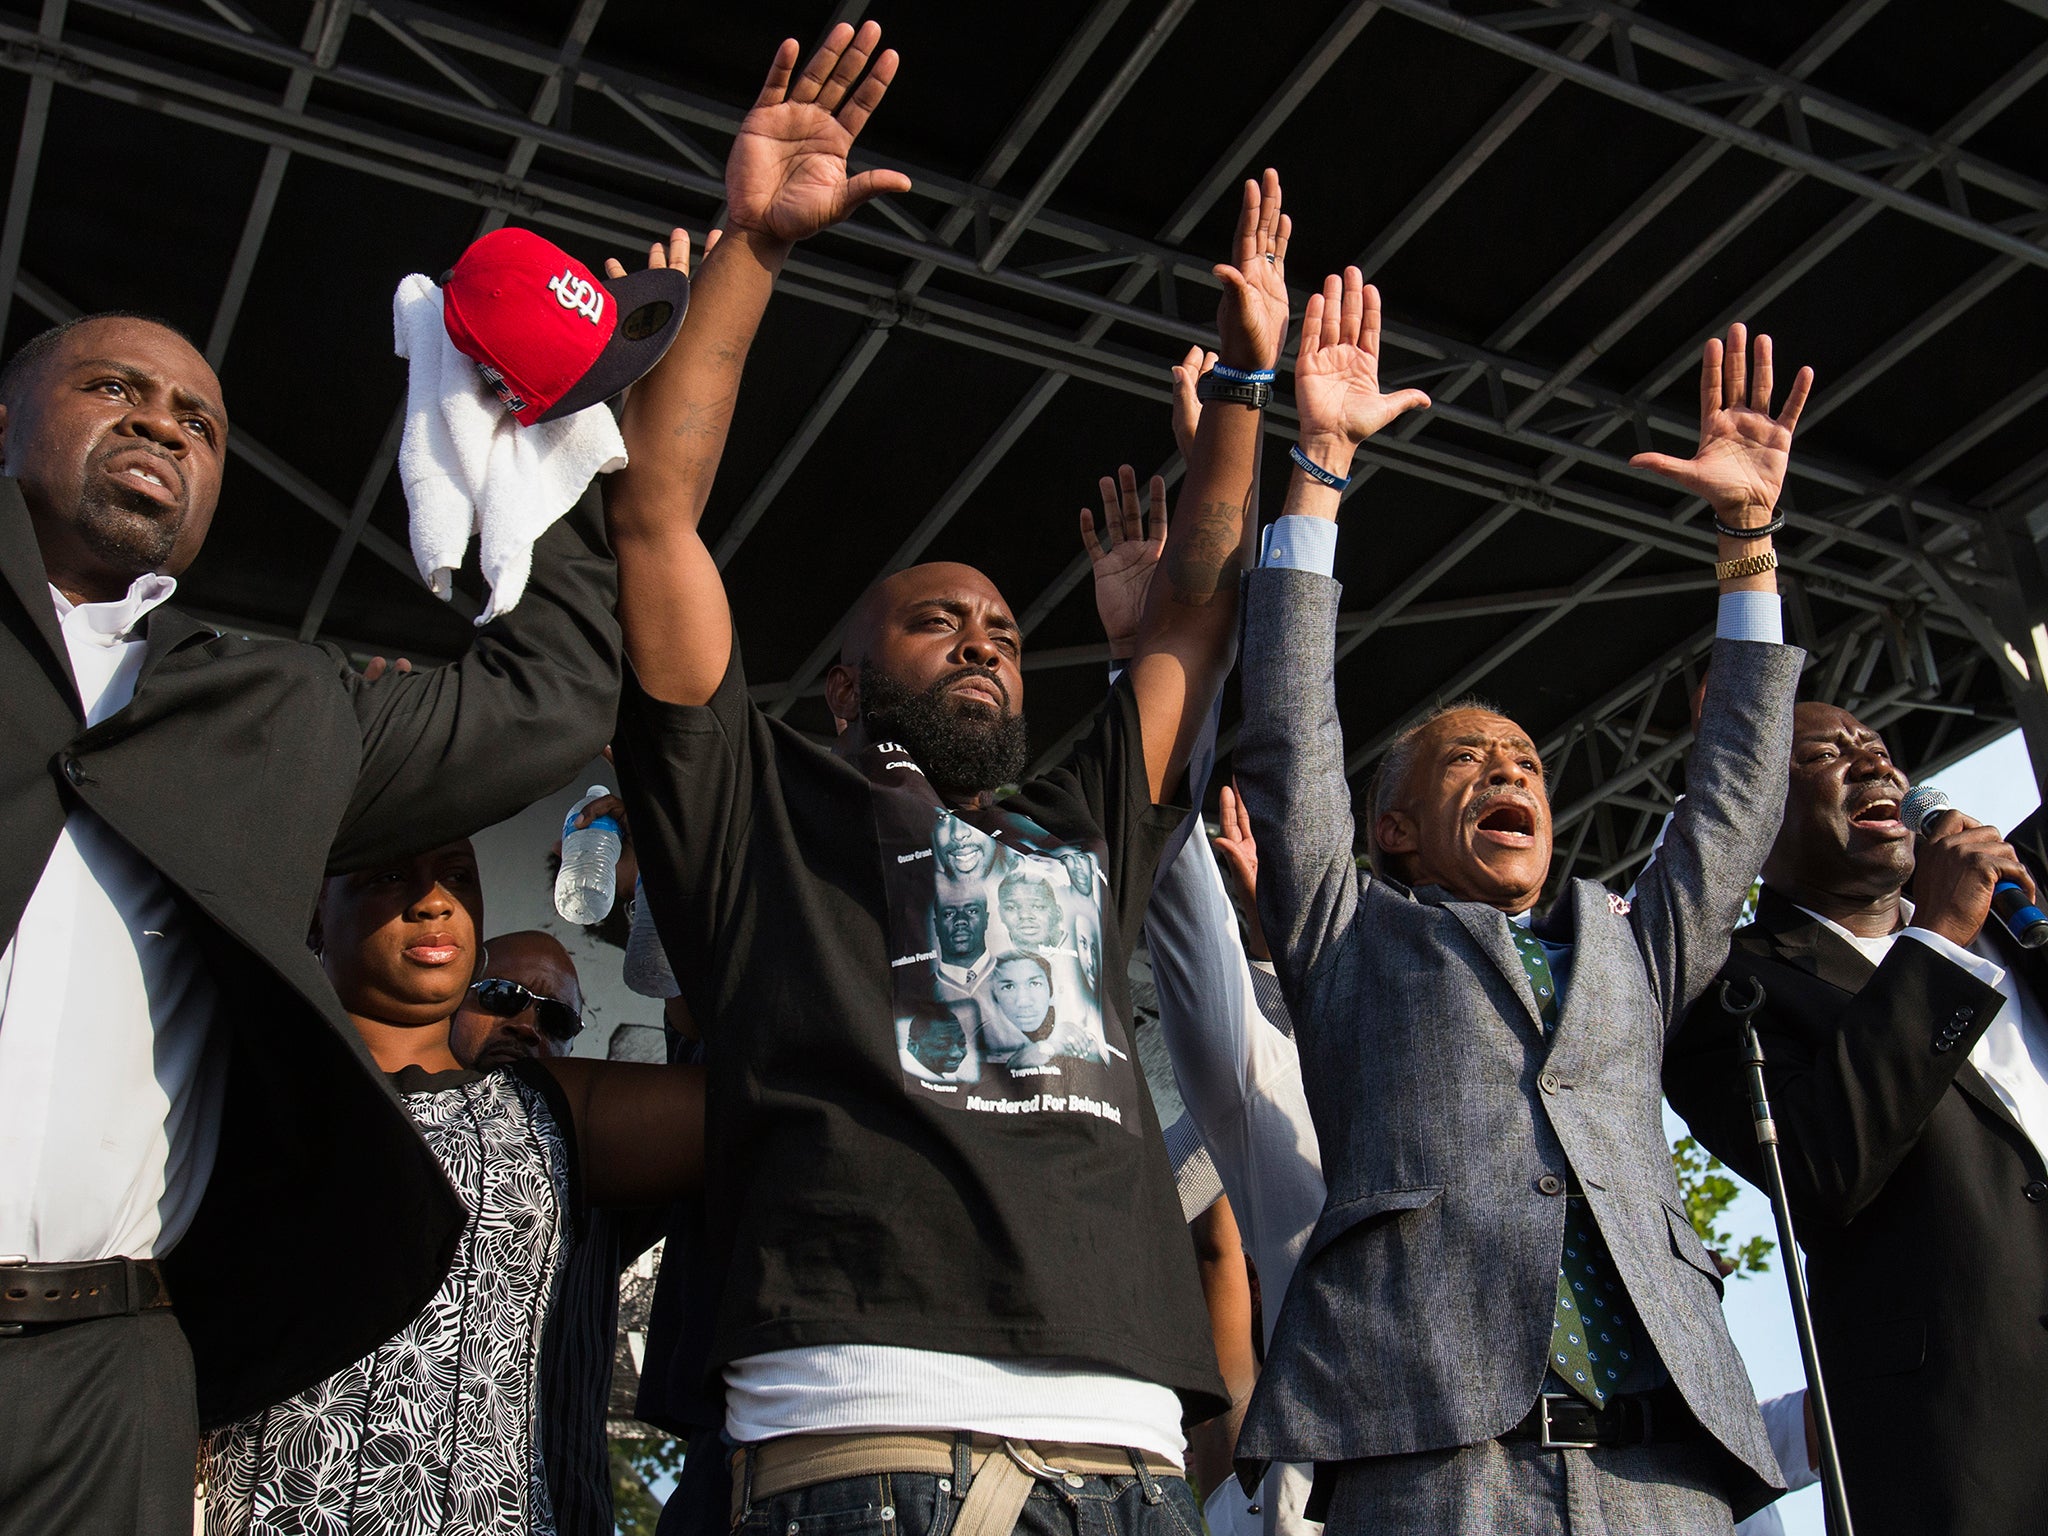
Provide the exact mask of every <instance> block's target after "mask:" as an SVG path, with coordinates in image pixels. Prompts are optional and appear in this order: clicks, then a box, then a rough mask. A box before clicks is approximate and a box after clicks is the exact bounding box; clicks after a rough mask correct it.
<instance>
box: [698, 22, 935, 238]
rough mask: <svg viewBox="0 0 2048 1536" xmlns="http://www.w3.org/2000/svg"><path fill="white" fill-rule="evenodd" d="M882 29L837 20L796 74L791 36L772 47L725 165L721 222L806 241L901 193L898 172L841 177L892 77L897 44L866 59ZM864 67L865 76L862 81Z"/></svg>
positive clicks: (906, 183)
mask: <svg viewBox="0 0 2048 1536" xmlns="http://www.w3.org/2000/svg"><path fill="white" fill-rule="evenodd" d="M881 40H882V29H881V28H880V27H879V26H878V25H876V24H875V23H874V22H872V21H869V22H863V23H862V24H861V28H860V30H859V31H858V32H856V31H854V29H853V28H852V27H850V26H848V25H847V24H846V23H845V22H841V23H840V24H839V25H838V26H836V27H834V28H833V29H832V30H831V31H830V32H829V33H827V34H826V37H825V41H824V43H823V44H822V45H821V46H820V47H819V49H818V51H817V52H816V53H814V54H813V55H811V61H810V63H808V64H806V65H805V66H804V70H803V73H802V74H800V75H797V76H796V77H795V78H794V80H792V79H791V75H792V73H793V72H794V70H795V69H796V61H797V56H798V53H799V51H800V50H799V49H798V47H797V42H796V39H795V38H793V37H792V38H787V39H785V40H784V41H783V44H782V46H781V47H780V48H778V49H776V50H775V62H774V63H773V64H772V65H770V66H769V69H768V79H767V81H766V82H765V83H764V84H763V85H762V87H761V94H760V96H758V97H757V98H756V99H755V101H754V106H753V110H752V111H750V112H748V113H747V115H746V117H745V118H744V119H743V120H742V121H741V123H740V131H739V137H738V138H736V139H734V140H733V145H732V154H731V155H730V156H728V157H727V159H726V162H725V198H726V203H727V205H728V208H729V210H730V211H729V213H728V214H727V220H728V222H729V223H730V225H731V226H732V227H733V228H735V229H744V230H750V231H753V232H755V233H758V234H763V235H766V236H768V237H769V238H770V239H774V240H784V241H797V240H804V239H808V238H809V237H810V236H812V235H815V234H817V233H818V232H819V231H820V230H822V229H828V228H830V227H831V226H832V225H834V224H837V223H838V222H839V221H840V220H841V219H843V218H845V217H846V216H847V215H848V214H850V213H852V212H853V211H854V210H855V209H856V208H858V207H860V205H861V204H862V203H865V202H866V201H868V199H870V198H872V197H877V196H880V195H881V194H882V193H884V192H907V191H909V190H910V178H909V177H908V176H905V175H904V174H903V173H902V172H901V171H863V172H861V174H860V175H858V176H848V175H847V174H846V157H847V155H848V153H849V152H851V150H852V149H853V141H854V140H855V139H856V138H858V137H859V136H860V131H861V129H862V128H863V127H865V126H866V125H867V120H868V118H869V117H870V116H871V115H872V114H873V112H874V110H875V108H876V107H878V106H880V105H881V102H882V97H883V95H884V94H885V93H886V92H887V91H888V89H889V82H890V81H891V80H893V79H894V78H895V76H896V65H897V62H898V61H897V57H896V50H895V49H893V48H891V49H888V50H887V51H886V52H884V53H883V54H881V56H880V57H878V58H875V59H874V68H873V69H868V60H869V59H870V58H871V57H874V52H875V45H876V44H877V43H879V42H880V41H881ZM863 71H866V75H867V78H866V79H862V78H861V75H862V72H863Z"/></svg>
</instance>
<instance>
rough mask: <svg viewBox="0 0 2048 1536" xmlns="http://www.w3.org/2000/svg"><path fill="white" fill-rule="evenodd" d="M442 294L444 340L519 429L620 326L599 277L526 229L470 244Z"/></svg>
mask: <svg viewBox="0 0 2048 1536" xmlns="http://www.w3.org/2000/svg"><path fill="white" fill-rule="evenodd" d="M441 287H442V296H441V313H442V318H443V320H444V321H445V323H446V324H447V327H448V339H449V340H450V341H452V342H454V343H455V346H456V349H457V350H458V351H460V352H462V353H464V354H465V355H467V356H468V357H471V358H473V359H475V360H476V362H477V364H478V365H479V367H480V369H481V370H482V372H483V376H484V379H485V381H486V382H488V383H489V384H490V385H491V387H492V388H493V389H495V390H496V391H497V392H498V397H499V398H500V399H501V400H503V401H504V402H505V406H506V409H508V410H509V411H511V412H512V414H513V415H514V416H515V417H516V418H517V419H518V420H519V422H520V423H521V425H524V426H531V425H533V423H534V422H536V421H539V420H541V419H542V418H543V417H544V416H545V415H546V414H547V413H548V410H549V408H550V407H552V406H553V405H554V404H555V403H556V402H557V401H558V400H560V399H562V398H563V397H564V396H565V395H567V394H568V393H569V392H570V391H571V390H572V389H574V388H575V387H576V385H577V383H578V382H579V381H581V379H582V378H583V376H584V375H585V374H586V373H588V372H589V371H590V369H591V366H592V365H593V364H594V363H596V362H597V360H598V358H599V356H601V355H602V354H603V352H604V349H605V344H606V343H607V342H609V341H610V340H611V339H612V331H613V329H614V327H615V326H616V324H617V317H616V313H615V310H616V306H614V305H610V304H607V303H605V290H604V285H603V284H601V283H600V282H598V280H597V277H596V274H595V273H593V272H592V271H591V270H590V269H589V268H588V267H586V266H584V265H583V263H582V262H580V261H578V260H576V258H575V257H573V256H571V255H570V254H569V253H568V252H567V251H565V250H563V249H562V248H561V247H560V246H558V245H555V244H553V243H552V242H551V241H547V240H543V239H542V238H541V237H540V236H539V235H536V234H534V233H533V231H531V230H527V229H510V228H507V229H496V230H493V231H491V233H489V234H487V235H485V236H484V237H483V238H482V239H480V240H478V241H476V242H475V243H474V244H473V245H471V246H470V248H469V249H468V250H466V251H464V252H463V253H462V259H461V260H460V261H458V262H456V263H455V266H454V269H453V270H452V271H450V272H449V274H448V277H447V280H446V281H445V282H443V284H442V285H441Z"/></svg>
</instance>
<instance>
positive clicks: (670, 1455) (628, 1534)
mask: <svg viewBox="0 0 2048 1536" xmlns="http://www.w3.org/2000/svg"><path fill="white" fill-rule="evenodd" d="M684 1450H685V1446H684V1445H683V1442H682V1441H680V1440H671V1439H670V1438H669V1437H668V1436H666V1435H656V1434H649V1435H646V1436H644V1437H641V1436H636V1437H634V1438H632V1439H630V1440H629V1439H625V1438H623V1437H615V1438H614V1439H613V1440H612V1521H613V1524H614V1525H615V1526H616V1527H617V1529H618V1532H619V1536H654V1527H655V1526H656V1524H657V1523H659V1521H660V1520H661V1500H659V1499H657V1498H656V1497H655V1496H654V1492H653V1489H654V1485H655V1484H656V1483H657V1482H665V1483H669V1484H673V1483H674V1481H675V1480H676V1479H677V1478H678V1477H680V1476H682V1472H683V1451H684Z"/></svg>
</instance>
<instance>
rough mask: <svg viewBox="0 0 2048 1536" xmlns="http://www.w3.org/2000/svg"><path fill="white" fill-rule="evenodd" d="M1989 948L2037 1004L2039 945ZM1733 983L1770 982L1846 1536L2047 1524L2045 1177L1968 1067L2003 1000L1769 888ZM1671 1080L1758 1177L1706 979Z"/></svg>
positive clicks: (1783, 1124) (1771, 1065)
mask: <svg viewBox="0 0 2048 1536" xmlns="http://www.w3.org/2000/svg"><path fill="white" fill-rule="evenodd" d="M1997 929H1998V923H1997V921H1996V919H1993V921H1992V922H1991V924H1990V925H1988V927H1987V929H1986V931H1987V932H1993V931H1994V930H1997ZM2003 939H2004V934H2003V932H2002V931H1998V932H1996V933H1995V935H1994V942H1998V941H2000V940H2003ZM1999 961H2000V963H2001V964H2002V965H2004V966H2005V967H2006V968H2007V969H2008V970H2013V971H2015V972H2016V973H2017V975H2018V976H2019V978H2020V984H2021V986H2022V988H2023V989H2027V990H2029V991H2030V992H2031V994H2032V998H2033V999H2043V998H2048V985H2044V983H2048V972H2044V970H2043V969H2042V964H2041V960H2040V958H2039V957H2038V956H2036V955H2031V954H2024V953H2023V952H2022V951H2020V950H2019V949H2018V947H2017V946H2016V945H2013V944H2011V943H2009V942H2005V943H2001V944H2000V953H1999ZM1723 974H1724V975H1726V976H1732V977H1737V978H1740V977H1744V976H1754V977H1755V978H1757V979H1758V980H1760V981H1761V982H1762V983H1763V985H1764V989H1765V992H1766V994H1767V1001H1766V1003H1765V1005H1764V1008H1763V1010H1762V1011H1761V1012H1760V1013H1759V1014H1758V1015H1757V1032H1758V1035H1759V1037H1760V1038H1761V1040H1762V1042H1763V1049H1764V1059H1765V1063H1766V1066H1765V1080H1766V1083H1767V1085H1768V1087H1769V1090H1770V1097H1771V1108H1772V1112H1773V1114H1774V1116H1775V1118H1776V1120H1777V1125H1778V1133H1779V1143H1780V1155H1781V1158H1782V1160H1783V1163H1784V1169H1785V1184H1786V1189H1787V1191H1788V1192H1789V1195H1790V1198H1791V1203H1792V1211H1793V1217H1794V1221H1795V1225H1796V1229H1797V1233H1798V1237H1799V1242H1800V1246H1801V1247H1802V1248H1804V1249H1805V1251H1806V1254H1807V1260H1808V1284H1809V1286H1810V1289H1811V1296H1812V1305H1813V1317H1814V1328H1815V1332H1816V1334H1817V1335H1818V1337H1819V1342H1820V1351H1821V1364H1822V1367H1823V1369H1824V1370H1825V1371H1826V1373H1827V1385H1828V1394H1829V1402H1830V1404H1831V1405H1832V1406H1833V1408H1834V1412H1835V1421H1836V1438H1837V1440H1838V1443H1839V1446H1840V1450H1841V1455H1842V1472H1843V1479H1844V1481H1845V1482H1846V1483H1847V1485H1848V1493H1849V1504H1850V1509H1851V1512H1852V1513H1853V1514H1854V1516H1855V1519H1856V1528H1857V1531H1858V1532H1859V1533H1860V1536H1886V1533H1898V1536H1906V1533H1909V1532H1910V1533H1912V1536H1930V1533H1941V1536H2020V1533H2022V1532H2029V1533H2030V1532H2034V1531H2039V1530H2041V1529H2043V1528H2044V1525H2048V1452H2044V1450H2043V1445H2042V1428H2043V1426H2044V1425H2048V1182H2044V1179H2048V1170H2044V1169H2043V1166H2042V1161H2041V1157H2040V1155H2039V1153H2038V1152H2037V1151H2036V1150H2035V1148H2034V1145H2033V1143H2032V1142H2031V1141H2029V1140H2028V1139H2027V1137H2026V1135H2025V1134H2024V1133H2023V1132H2022V1131H2021V1130H2020V1127H2019V1124H2018V1122H2017V1121H2015V1120H2014V1119H2013V1118H2012V1117H2011V1115H2010V1114H2009V1113H2008V1112H2007V1110H2006V1108H2005V1106H2004V1104H2003V1102H2002V1101H2001V1100H2000V1099H1999V1098H1998V1095H1997V1094H1996V1092H1995V1091H1994V1090H1993V1089H1992V1087H1991V1085H1990V1084H1989V1083H1987V1082H1986V1081H1985V1080H1984V1078H1983V1077H1982V1076H1981V1075H1980V1074H1979V1073H1978V1072H1977V1071H1976V1069H1975V1068H1973V1067H1972V1066H1970V1064H1969V1062H1968V1061H1967V1060H1966V1058H1967V1057H1968V1055H1969V1052H1970V1048H1971V1047H1972V1046H1973V1045H1974V1044H1975V1043H1976V1042H1977V1039H1978V1037H1979V1036H1981V1035H1982V1034H1983V1033H1984V1030H1985V1028H1986V1026H1988V1025H1989V1024H1990V1023H1991V1021H1992V1020H1993V1019H1994V1018H1995V1017H1996V1015H1997V1014H1998V1012H1999V1009H2000V1007H2001V1006H2002V1004H2003V1002H2004V999H2003V998H2002V997H2001V995H2000V994H1999V992H1998V991H1997V989H1995V988H1993V987H1989V986H1986V985H1985V984H1984V983H1983V982H1981V981H1978V980H1977V979H1976V978H1975V977H1974V976H1972V975H1971V974H1970V973H1969V972H1967V971H1965V970H1964V969H1963V968H1962V967H1961V966H1959V965H1956V964H1954V963H1953V962H1952V961H1949V960H1947V959H1944V958H1943V957H1942V956H1941V955H1940V954H1938V953H1937V952H1936V951H1935V950H1934V949H1933V948H1931V947H1930V946H1928V945H1925V944H1922V943H1919V942H1918V941H1916V940H1911V939H1907V940H1901V941H1900V942H1898V943H1896V944H1894V945H1893V946H1892V949H1891V952H1890V953H1889V954H1888V955H1887V956H1886V957H1885V961H1884V963H1883V964H1882V965H1880V966H1875V967H1873V966H1872V965H1871V964H1870V962H1869V961H1868V960H1866V959H1865V958H1864V957H1863V955H1862V953H1861V952H1860V951H1858V950H1857V949H1856V948H1855V946H1853V945H1851V944H1849V943H1848V942H1847V941H1845V940H1844V939H1843V938H1842V937H1841V936H1840V935H1839V934H1836V933H1834V932H1833V931H1832V930H1830V929H1828V928H1826V927H1824V926H1823V925H1822V924H1821V923H1819V922H1818V921H1816V920H1815V919H1814V918H1811V917H1809V916H1807V914H1806V913H1804V912H1802V911H1800V910H1799V909H1798V908H1797V907H1795V906H1794V905H1793V904H1792V903H1791V902H1790V901H1788V900H1786V899H1785V898H1784V897H1783V896H1781V895H1779V894H1778V893H1777V892H1775V891H1772V890H1770V889H1769V888H1766V889H1765V891H1764V893H1763V899H1762V902H1761V904H1760V906H1759V909H1758V913H1757V921H1756V922H1755V924H1753V925H1752V926H1750V927H1748V928H1745V929H1742V930H1740V931H1738V932H1737V934H1736V936H1735V948H1734V952H1733V954H1732V955H1731V957H1730V959H1729V962H1728V965H1727V967H1726V969H1725V971H1724V972H1723ZM1737 989H1738V991H1739V990H1742V983H1741V982H1740V981H1738V983H1737ZM2030 1000H2031V999H2030ZM1664 1070H1665V1078H1664V1083H1665V1090H1666V1092H1667V1093H1668V1094H1669V1096H1670V1099H1671V1103H1672V1107H1673V1108H1675V1109H1676V1110H1677V1111H1678V1112H1679V1114H1681V1115H1682V1116H1684V1117H1685V1120H1686V1122H1687V1123H1688V1124H1689V1125H1690V1126H1691V1127H1692V1129H1693V1132H1694V1133H1695V1134H1696V1135H1697V1136H1698V1137H1699V1139H1700V1141H1701V1142H1703V1143H1704V1144H1705V1145H1706V1146H1707V1147H1708V1148H1709V1149H1710V1150H1711V1151H1712V1152H1713V1153H1714V1154H1715V1155H1716V1156H1717V1157H1719V1158H1720V1159H1721V1160H1722V1161H1723V1162H1726V1163H1727V1164H1729V1165H1730V1166H1731V1167H1733V1168H1736V1169H1738V1170H1739V1171H1740V1172H1741V1173H1742V1174H1743V1176H1744V1177H1746V1178H1748V1179H1750V1180H1751V1181H1752V1182H1755V1183H1757V1184H1761V1183H1762V1182H1763V1179H1762V1164H1761V1162H1760V1161H1759V1157H1758V1152H1757V1147H1756V1139H1755V1133H1754V1131H1753V1130H1752V1122H1751V1119H1750V1113H1749V1106H1748V1100H1747V1098H1746V1096H1745V1092H1744V1089H1743V1082H1744V1079H1743V1076H1742V1068H1741V1060H1740V1056H1739V1042H1738V1039H1737V1033H1736V1030H1735V1029H1734V1028H1733V1027H1732V1024H1731V1021H1730V1019H1729V1017H1728V1015H1726V1014H1725V1013H1723V1012H1722V1011H1721V1008H1720V1004H1719V1001H1718V997H1717V994H1716V992H1715V991H1711V990H1710V991H1709V992H1708V993H1707V995H1706V996H1705V997H1704V998H1702V999H1701V1000H1700V1002H1699V1003H1698V1004H1697V1005H1695V1007H1694V1008H1693V1010H1692V1012H1691V1014H1690V1015H1689V1016H1688V1018H1687V1020H1686V1023H1685V1025H1684V1027H1683V1029H1682V1030H1681V1032H1680V1034H1679V1036H1678V1038H1677V1040H1676V1041H1675V1042H1674V1043H1673V1046H1672V1049H1671V1050H1670V1052H1669V1053H1667V1055H1666V1057H1665V1069H1664ZM1769 1283H1772V1284H1776V1283H1778V1282H1777V1280H1776V1279H1775V1278H1773V1280H1771V1281H1770V1282H1769Z"/></svg>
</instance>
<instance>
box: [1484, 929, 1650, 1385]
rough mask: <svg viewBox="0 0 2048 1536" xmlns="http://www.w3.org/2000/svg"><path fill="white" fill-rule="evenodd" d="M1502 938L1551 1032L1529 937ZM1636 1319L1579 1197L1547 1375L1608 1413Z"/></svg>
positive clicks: (1551, 985)
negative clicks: (1518, 960) (1512, 949)
mask: <svg viewBox="0 0 2048 1536" xmlns="http://www.w3.org/2000/svg"><path fill="white" fill-rule="evenodd" d="M1508 935H1509V937H1511V938H1512V939H1513V940H1514V941H1515V950H1516V952H1517V953H1518V954H1520V955H1521V957H1522V969H1523V970H1525V971H1527V972H1528V973H1529V985H1530V986H1532V987H1534V988H1535V989H1536V1009H1537V1012H1538V1013H1540V1014H1541V1015H1542V1016H1543V1027H1544V1029H1545V1031H1546V1032H1547V1031H1549V1030H1552V1029H1555V1028H1556V1027H1557V983H1556V981H1555V980H1554V979H1553V978H1552V976H1551V974H1550V957H1549V956H1548V955H1546V954H1545V953H1544V952H1543V942H1542V940H1540V939H1538V938H1537V937H1536V935H1535V934H1533V933H1531V932H1529V930H1528V929H1526V928H1523V927H1521V926H1519V925H1518V924H1515V923H1510V924H1508ZM1635 1333H1636V1330H1635V1317H1634V1314H1633V1312H1632V1310H1631V1308H1630V1307H1629V1304H1628V1293H1627V1292H1626V1291H1625V1290H1623V1289H1622V1286H1621V1281H1620V1278H1619V1276H1618V1275H1617V1273H1616V1271H1615V1268H1614V1259H1613V1257H1612V1255H1610V1254H1609V1253H1608V1251H1607V1243H1606V1240H1605V1239H1603V1238H1602V1237H1601V1236H1600V1229H1599V1227H1598V1226H1597V1225H1595V1223H1594V1221H1593V1213H1592V1211H1591V1210H1590V1209H1589V1208H1588V1207H1587V1205H1586V1202H1585V1199H1584V1197H1583V1196H1577V1195H1575V1196H1573V1197H1572V1198H1571V1199H1569V1200H1568V1201H1566V1203H1565V1220H1564V1255H1563V1258H1562V1259H1561V1260H1560V1261H1559V1263H1558V1266H1557V1312H1556V1318H1555V1321H1553V1322H1552V1324H1551V1327H1550V1362H1549V1363H1550V1369H1551V1370H1552V1371H1553V1372H1554V1373H1555V1374H1556V1376H1557V1378H1558V1379H1559V1380H1560V1381H1562V1382H1563V1383H1564V1384H1565V1385H1566V1386H1568V1387H1570V1388H1571V1389H1572V1390H1573V1391H1574V1392H1576V1393H1578V1394H1579V1396H1581V1397H1583V1398H1585V1399H1586V1401H1587V1402H1589V1403H1591V1404H1592V1405H1593V1406H1594V1407H1595V1408H1604V1407H1606V1406H1607V1399H1608V1396H1609V1395H1610V1394H1611V1393H1614V1392H1617V1391H1619V1390H1621V1388H1622V1387H1623V1386H1624V1385H1625V1381H1626V1378H1627V1377H1628V1376H1630V1375H1631V1374H1632V1372H1633V1369H1634V1367H1635V1364H1636V1359H1637V1354H1638V1351H1637V1349H1636V1343H1635Z"/></svg>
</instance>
